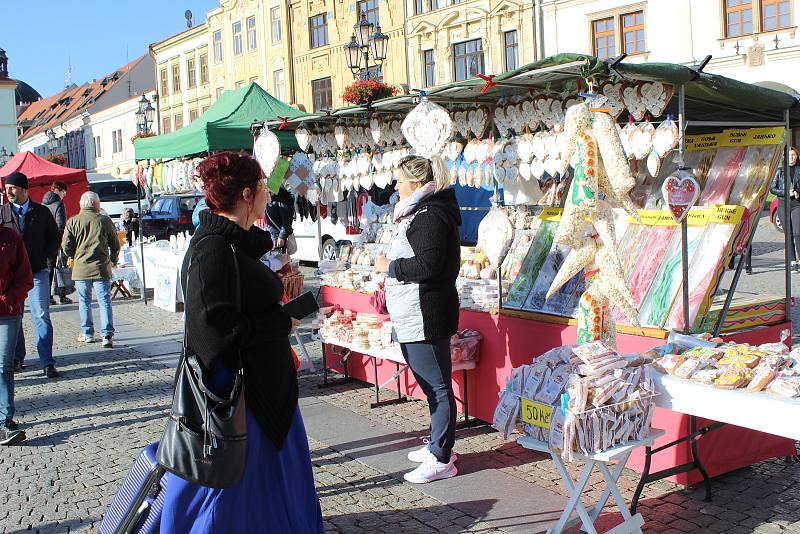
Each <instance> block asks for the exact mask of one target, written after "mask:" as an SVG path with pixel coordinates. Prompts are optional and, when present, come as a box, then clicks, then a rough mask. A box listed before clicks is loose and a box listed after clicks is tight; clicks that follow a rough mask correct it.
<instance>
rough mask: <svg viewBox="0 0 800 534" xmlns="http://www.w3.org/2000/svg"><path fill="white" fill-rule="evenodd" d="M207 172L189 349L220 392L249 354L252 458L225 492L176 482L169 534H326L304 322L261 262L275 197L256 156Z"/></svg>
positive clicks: (188, 282) (193, 250)
mask: <svg viewBox="0 0 800 534" xmlns="http://www.w3.org/2000/svg"><path fill="white" fill-rule="evenodd" d="M198 172H199V174H200V177H201V178H202V180H203V186H204V189H205V193H206V202H207V203H208V208H209V209H208V210H205V211H203V212H201V213H200V226H199V227H198V228H197V231H196V232H195V234H194V237H193V238H192V241H191V244H190V246H189V249H188V250H187V252H186V259H185V260H184V266H183V270H182V272H181V278H182V280H181V283H182V285H183V288H184V295H185V308H186V330H187V338H186V339H187V341H186V344H187V347H186V348H187V350H189V351H191V352H192V353H194V354H196V355H197V358H198V360H199V361H200V362H201V364H202V366H203V367H204V369H205V371H206V372H207V373H208V374H209V375H210V377H211V382H212V387H216V388H220V389H223V388H227V391H230V387H231V386H232V384H233V377H234V375H235V373H236V372H237V371H238V369H239V361H240V360H239V357H240V356H241V364H242V367H243V368H244V390H243V391H244V396H245V401H246V402H245V404H246V411H247V433H248V436H247V459H246V466H245V471H244V474H243V476H242V479H241V480H240V481H239V482H238V483H237V484H236V485H234V486H233V487H230V488H225V489H218V488H210V487H205V486H200V485H198V484H195V483H192V482H188V481H186V480H183V479H182V478H179V477H178V476H176V475H174V474H171V473H169V474H167V475H166V476H168V477H169V480H168V481H167V485H166V486H167V490H166V496H165V501H164V508H163V512H162V516H161V532H185V533H200V532H202V533H216V532H219V533H228V532H254V533H256V532H264V533H274V532H292V533H296V534H305V533H309V534H311V533H313V534H316V533H322V532H324V529H323V526H322V512H321V510H320V506H319V499H318V498H317V493H316V490H315V488H314V476H313V472H312V469H311V456H310V453H309V449H308V440H307V438H306V432H305V428H304V426H303V420H302V418H301V416H300V410H299V409H298V407H297V398H298V387H297V374H296V370H295V365H294V361H293V359H292V356H291V347H290V344H289V334H290V333H291V331H292V329H293V328H294V327H295V326H296V324H297V323H296V321H294V320H293V319H292V318H290V317H289V315H288V314H287V313H286V311H285V310H284V309H283V307H282V306H281V304H280V299H281V296H282V295H283V286H282V284H281V282H280V280H279V279H278V277H277V276H276V275H275V274H274V273H273V272H272V271H270V270H269V269H268V268H267V267H266V266H264V265H263V264H262V263H261V261H259V260H260V258H261V257H262V256H263V255H264V254H265V253H266V252H268V251H269V250H271V249H272V239H271V238H270V235H269V234H268V233H266V232H264V231H263V230H260V229H259V228H257V227H255V226H253V223H254V222H255V220H256V219H258V218H259V217H262V216H263V214H264V209H265V208H266V205H267V202H268V201H269V192H268V191H267V188H266V184H265V183H264V180H263V176H262V173H261V169H260V167H259V165H258V163H257V162H256V161H255V160H254V159H252V158H251V157H250V156H249V155H247V154H236V153H233V152H223V153H220V154H216V155H214V156H210V157H208V158H207V159H206V160H205V161H203V163H201V164H200V166H199V167H198ZM233 254H236V261H234V257H233ZM237 263H238V269H239V272H238V283H237V275H236V274H235V270H236V265H237ZM237 285H238V286H239V287H238V289H239V294H238V295H237V294H236V292H237Z"/></svg>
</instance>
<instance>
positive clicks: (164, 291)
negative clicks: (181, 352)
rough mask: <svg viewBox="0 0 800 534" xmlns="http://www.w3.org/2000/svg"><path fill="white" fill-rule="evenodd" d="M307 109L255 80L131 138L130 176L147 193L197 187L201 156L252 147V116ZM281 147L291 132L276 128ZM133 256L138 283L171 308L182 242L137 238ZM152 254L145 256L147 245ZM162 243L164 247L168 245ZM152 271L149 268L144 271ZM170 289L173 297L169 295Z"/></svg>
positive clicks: (290, 144)
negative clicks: (195, 112) (194, 114)
mask: <svg viewBox="0 0 800 534" xmlns="http://www.w3.org/2000/svg"><path fill="white" fill-rule="evenodd" d="M305 115H306V114H305V113H303V112H302V111H300V110H298V109H297V108H295V107H292V106H289V105H288V104H285V103H284V102H281V101H280V100H278V99H277V98H275V97H273V96H272V95H271V94H269V93H268V92H267V91H265V90H264V89H262V88H261V87H260V86H259V85H258V84H257V83H250V84H248V85H247V86H245V87H242V88H240V89H236V90H232V91H224V92H223V93H222V95H220V97H219V98H218V99H217V100H216V101H215V102H214V103H213V104H212V105H211V107H209V108H208V109H207V110H206V111H205V112H204V113H203V114H201V115H200V116H199V117H198V118H197V119H196V120H195V121H194V122H192V123H190V124H187V125H186V126H185V127H183V128H181V129H179V130H176V131H175V132H172V133H168V134H162V135H157V136H151V137H140V138H137V139H135V141H134V147H135V150H136V160H137V162H138V165H137V170H136V174H135V181H136V182H137V183H138V184H139V186H140V187H141V188H142V189H143V190H144V191H145V193H146V195H147V197H148V198H150V199H152V198H153V197H154V196H155V195H158V194H161V193H177V192H185V191H193V190H197V189H198V188H199V187H200V186H199V185H198V184H197V180H196V179H195V175H196V169H197V166H198V165H199V164H200V162H201V161H202V158H204V157H205V156H207V155H209V154H211V153H213V152H218V151H223V150H237V151H238V150H247V151H252V150H253V143H254V141H253V134H252V132H251V129H250V126H251V125H252V123H253V122H255V121H263V120H277V119H281V120H283V119H287V120H288V119H296V118H299V117H303V116H305ZM277 137H278V138H279V140H280V143H281V146H282V149H283V150H284V151H287V152H288V151H293V150H296V148H297V142H296V141H295V137H294V135H291V134H288V133H281V132H278V134H277ZM137 246H138V247H139V250H138V251H135V252H134V253H133V259H132V262H133V263H134V264H135V266H136V270H137V272H138V274H139V277H140V280H142V281H143V282H142V284H141V285H144V286H145V287H147V288H153V289H154V290H155V291H156V295H155V298H156V304H157V305H159V306H160V307H163V308H165V309H168V310H172V311H174V310H175V309H176V304H177V303H180V302H182V301H183V298H182V295H181V289H180V284H179V283H178V281H179V280H180V276H179V273H180V267H181V264H182V261H183V251H184V249H185V247H183V246H182V245H181V246H176V244H175V243H170V244H169V246H167V245H166V244H165V243H163V242H162V243H161V244H155V245H147V244H145V243H144V242H143V241H142V242H140V243H138V244H137ZM148 249H149V250H152V251H154V253H155V256H153V257H149V255H148V252H147V250H148ZM167 249H169V250H168V251H167ZM146 273H152V274H149V275H148V274H146ZM169 295H172V296H173V297H174V298H169Z"/></svg>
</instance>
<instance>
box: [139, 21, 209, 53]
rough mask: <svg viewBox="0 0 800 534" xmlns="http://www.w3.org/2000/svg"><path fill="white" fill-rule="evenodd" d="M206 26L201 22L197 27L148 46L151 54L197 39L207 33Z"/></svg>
mask: <svg viewBox="0 0 800 534" xmlns="http://www.w3.org/2000/svg"><path fill="white" fill-rule="evenodd" d="M207 26H208V24H207V23H206V22H203V23H202V24H198V25H197V26H193V27H191V28H189V29H187V30H184V31H182V32H181V33H178V34H175V35H173V36H172V37H168V38H167V39H164V40H163V41H160V42H158V43H153V44H152V45H150V48H151V50H153V53H155V54H157V53H158V52H159V51H161V50H165V49H168V48H171V47H173V46H177V45H180V44H182V43H185V42H186V41H190V40H192V39H194V38H196V37H199V36H201V35H203V34H205V33H206V32H207V31H208V27H207Z"/></svg>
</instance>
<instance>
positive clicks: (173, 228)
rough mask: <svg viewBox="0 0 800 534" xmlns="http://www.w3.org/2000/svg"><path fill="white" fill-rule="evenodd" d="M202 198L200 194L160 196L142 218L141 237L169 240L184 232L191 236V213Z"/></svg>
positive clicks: (192, 227) (192, 228)
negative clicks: (172, 236)
mask: <svg viewBox="0 0 800 534" xmlns="http://www.w3.org/2000/svg"><path fill="white" fill-rule="evenodd" d="M202 198H203V194H202V193H183V194H175V195H172V194H169V195H161V196H160V197H158V198H157V199H155V201H154V202H153V207H152V208H151V209H149V210H147V211H146V212H145V214H144V216H143V217H142V235H144V236H145V237H149V236H151V235H152V236H155V237H156V239H169V236H171V235H176V234H179V233H181V232H183V231H185V230H188V231H189V233H190V234H193V233H194V226H193V225H192V211H193V210H194V208H195V206H197V203H198V202H200V200H201V199H202Z"/></svg>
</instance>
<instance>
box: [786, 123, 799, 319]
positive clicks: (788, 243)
mask: <svg viewBox="0 0 800 534" xmlns="http://www.w3.org/2000/svg"><path fill="white" fill-rule="evenodd" d="M783 120H784V127H785V128H786V133H785V134H784V137H785V143H784V145H783V261H784V277H785V284H786V304H785V305H786V320H787V321H788V322H790V323H791V321H792V269H791V265H790V262H791V254H790V249H789V247H793V246H794V242H793V240H792V219H791V206H790V204H791V198H790V197H789V193H790V191H791V187H790V185H791V181H792V175H791V174H790V169H789V152H790V151H791V146H792V139H791V130H790V129H789V128H790V126H789V110H788V109H787V110H786V111H784V112H783ZM795 253H797V251H795ZM797 259H798V258H797V257H796V256H795V261H797Z"/></svg>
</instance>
